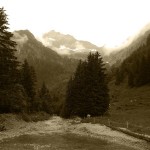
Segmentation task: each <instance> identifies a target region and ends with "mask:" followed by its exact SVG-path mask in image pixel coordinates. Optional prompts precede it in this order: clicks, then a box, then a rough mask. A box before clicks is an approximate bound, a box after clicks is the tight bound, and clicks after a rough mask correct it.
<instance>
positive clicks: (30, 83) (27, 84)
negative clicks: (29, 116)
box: [21, 60, 36, 111]
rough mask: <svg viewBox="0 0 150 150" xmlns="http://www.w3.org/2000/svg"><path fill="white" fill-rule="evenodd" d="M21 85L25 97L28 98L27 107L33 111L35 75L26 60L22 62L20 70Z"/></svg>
mask: <svg viewBox="0 0 150 150" xmlns="http://www.w3.org/2000/svg"><path fill="white" fill-rule="evenodd" d="M21 84H22V85H23V87H24V89H25V91H26V94H27V96H28V97H29V101H28V107H29V110H30V111H31V110H33V102H34V98H35V95H36V74H35V71H34V68H33V67H32V66H29V64H28V62H27V60H24V63H23V64H22V68H21Z"/></svg>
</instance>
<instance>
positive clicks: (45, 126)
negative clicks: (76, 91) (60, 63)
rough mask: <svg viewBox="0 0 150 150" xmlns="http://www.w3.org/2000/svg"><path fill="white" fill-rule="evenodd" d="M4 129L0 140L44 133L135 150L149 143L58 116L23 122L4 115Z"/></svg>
mask: <svg viewBox="0 0 150 150" xmlns="http://www.w3.org/2000/svg"><path fill="white" fill-rule="evenodd" d="M5 118H7V119H6V121H5V126H6V129H7V130H6V131H1V132H0V141H1V142H2V141H5V140H6V139H9V138H13V137H17V136H20V135H33V134H34V135H36V134H37V135H45V134H49V135H50V134H52V133H58V134H64V133H65V134H66V133H69V134H70V133H71V134H77V135H79V136H81V137H82V136H87V137H88V136H89V137H93V138H98V139H101V140H105V141H108V142H110V143H117V144H121V145H126V146H129V147H131V148H133V149H136V150H148V149H149V148H150V143H148V142H146V141H143V140H139V139H136V138H134V137H131V136H128V135H126V134H124V133H121V132H118V131H114V130H111V129H110V128H108V127H106V126H104V125H99V124H91V123H80V121H78V120H64V119H62V118H60V117H56V116H54V117H51V118H50V119H49V120H47V121H39V122H29V123H27V122H25V121H22V120H19V119H18V118H17V116H16V115H6V116H5Z"/></svg>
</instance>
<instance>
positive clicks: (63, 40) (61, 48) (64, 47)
mask: <svg viewBox="0 0 150 150" xmlns="http://www.w3.org/2000/svg"><path fill="white" fill-rule="evenodd" d="M41 41H42V43H43V44H44V45H45V46H46V47H49V48H52V49H53V50H54V51H56V52H57V53H58V54H60V55H63V56H68V57H70V58H77V59H83V58H86V56H87V54H88V53H89V52H90V51H98V52H100V53H101V55H104V52H103V48H102V47H98V46H96V45H94V44H92V43H90V42H88V41H81V40H77V39H75V38H74V37H73V36H71V35H69V34H67V35H65V34H62V33H59V32H56V31H54V30H52V31H50V32H47V33H45V34H44V35H43V37H42V39H41Z"/></svg>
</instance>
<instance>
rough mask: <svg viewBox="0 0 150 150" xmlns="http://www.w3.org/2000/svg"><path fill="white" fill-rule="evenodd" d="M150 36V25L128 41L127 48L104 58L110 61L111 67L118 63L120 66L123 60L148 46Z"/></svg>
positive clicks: (115, 51) (117, 50)
mask: <svg viewBox="0 0 150 150" xmlns="http://www.w3.org/2000/svg"><path fill="white" fill-rule="evenodd" d="M149 35H150V24H148V25H147V26H145V27H144V28H143V29H142V30H141V31H139V33H138V34H137V35H136V36H134V37H131V39H128V41H129V42H128V44H126V45H125V46H123V47H121V48H119V49H116V50H115V49H114V51H113V52H112V53H110V54H109V55H107V56H104V60H105V61H108V62H109V63H110V65H113V64H115V63H116V62H117V63H118V64H121V62H123V60H125V59H126V58H128V57H129V56H130V55H131V54H132V53H133V52H134V51H136V50H137V49H138V48H140V47H142V46H144V45H146V42H147V39H148V37H149Z"/></svg>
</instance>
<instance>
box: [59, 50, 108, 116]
mask: <svg viewBox="0 0 150 150" xmlns="http://www.w3.org/2000/svg"><path fill="white" fill-rule="evenodd" d="M108 106H109V95H108V88H107V83H106V75H105V68H104V64H103V61H102V58H101V56H100V54H99V53H98V52H96V53H90V54H89V55H88V58H87V60H86V61H84V62H82V61H80V62H79V64H78V67H77V69H76V72H75V74H74V76H73V77H72V78H71V79H70V81H69V83H68V88H67V94H66V101H65V104H64V108H63V109H64V110H63V113H62V116H64V117H71V116H76V115H77V116H80V117H85V116H86V115H87V114H91V115H92V116H100V115H103V114H104V113H105V112H106V111H107V109H108Z"/></svg>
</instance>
